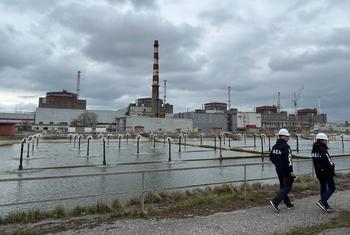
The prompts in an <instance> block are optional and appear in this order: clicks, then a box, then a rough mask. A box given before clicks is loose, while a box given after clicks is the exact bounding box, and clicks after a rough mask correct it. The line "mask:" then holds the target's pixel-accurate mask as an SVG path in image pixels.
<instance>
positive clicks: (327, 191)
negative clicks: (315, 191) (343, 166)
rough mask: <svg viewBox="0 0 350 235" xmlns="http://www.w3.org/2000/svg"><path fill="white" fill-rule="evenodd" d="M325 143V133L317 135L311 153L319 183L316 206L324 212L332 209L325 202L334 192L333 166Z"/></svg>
mask: <svg viewBox="0 0 350 235" xmlns="http://www.w3.org/2000/svg"><path fill="white" fill-rule="evenodd" d="M327 142H328V136H327V135H326V134H325V133H318V134H317V135H316V142H315V143H314V144H313V146H312V152H311V154H312V161H313V164H314V168H315V173H316V177H317V179H318V181H319V182H320V194H321V199H320V200H319V201H318V202H316V204H317V205H318V206H319V207H320V208H321V209H322V210H324V211H325V212H329V211H330V210H331V209H332V208H331V207H330V206H329V204H328V202H327V201H328V199H329V198H330V197H331V196H332V194H333V193H334V192H335V182H334V176H335V172H334V169H335V165H334V162H333V161H332V159H331V157H330V156H329V153H328V150H327V149H328V146H327Z"/></svg>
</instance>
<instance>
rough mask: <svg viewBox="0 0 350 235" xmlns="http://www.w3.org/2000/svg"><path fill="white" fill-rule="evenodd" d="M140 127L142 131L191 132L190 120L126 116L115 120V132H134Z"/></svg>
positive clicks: (191, 123)
mask: <svg viewBox="0 0 350 235" xmlns="http://www.w3.org/2000/svg"><path fill="white" fill-rule="evenodd" d="M137 126H142V127H143V128H144V131H146V132H149V131H168V132H175V131H176V130H177V129H181V131H192V129H193V121H192V119H177V118H152V117H138V116H126V117H123V118H118V119H117V130H119V131H124V130H125V131H128V132H133V131H135V127H137Z"/></svg>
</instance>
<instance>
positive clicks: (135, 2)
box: [107, 0, 158, 10]
mask: <svg viewBox="0 0 350 235" xmlns="http://www.w3.org/2000/svg"><path fill="white" fill-rule="evenodd" d="M107 2H108V3H110V4H112V5H114V4H116V5H120V4H122V5H123V4H125V3H130V4H131V5H132V6H133V7H134V8H135V9H137V10H139V9H153V10H154V9H157V8H158V6H157V3H156V1H155V0H142V1H140V0H107Z"/></svg>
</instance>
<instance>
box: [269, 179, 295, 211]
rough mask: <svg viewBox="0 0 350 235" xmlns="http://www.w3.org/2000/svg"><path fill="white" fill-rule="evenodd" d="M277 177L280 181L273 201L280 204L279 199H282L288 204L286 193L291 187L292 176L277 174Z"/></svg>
mask: <svg viewBox="0 0 350 235" xmlns="http://www.w3.org/2000/svg"><path fill="white" fill-rule="evenodd" d="M278 179H279V181H280V191H279V192H278V193H277V195H276V197H275V198H274V199H273V202H274V203H275V204H277V205H278V204H280V203H281V201H284V203H285V204H286V205H287V204H290V199H289V197H288V193H289V192H290V190H291V189H292V185H293V178H292V177H291V176H287V175H281V174H278Z"/></svg>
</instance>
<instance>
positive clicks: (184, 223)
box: [59, 190, 350, 235]
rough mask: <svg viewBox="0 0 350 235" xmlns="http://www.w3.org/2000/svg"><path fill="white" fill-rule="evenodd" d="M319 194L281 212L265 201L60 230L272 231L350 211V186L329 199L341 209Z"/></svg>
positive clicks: (86, 231) (325, 219)
mask: <svg viewBox="0 0 350 235" xmlns="http://www.w3.org/2000/svg"><path fill="white" fill-rule="evenodd" d="M318 198H319V196H310V197H307V198H303V199H298V200H295V201H294V202H295V208H294V209H292V210H287V209H286V208H285V207H284V206H283V205H280V209H281V213H279V214H277V213H275V212H273V210H272V208H271V207H270V206H269V205H266V206H258V207H253V208H248V209H242V210H237V211H233V212H225V213H217V214H213V215H209V216H205V217H200V216H199V217H193V218H186V219H159V220H156V219H132V220H131V219H122V220H117V221H114V222H112V223H104V224H101V225H100V226H97V227H94V228H84V229H81V230H70V231H65V232H62V233H59V234H62V235H63V234H64V235H67V234H143V235H146V234H152V235H153V234H272V233H274V232H278V233H279V232H286V231H287V230H289V229H291V228H293V227H299V226H310V225H317V224H321V223H325V222H327V221H329V220H330V219H331V218H334V217H335V216H337V214H338V213H339V212H340V211H342V210H347V211H350V190H346V191H340V192H336V193H335V194H334V195H333V197H332V198H331V200H330V201H329V203H330V204H331V205H332V206H333V208H334V209H335V211H338V212H334V213H324V212H322V211H321V210H320V208H318V207H317V206H316V204H315V202H316V201H317V200H318Z"/></svg>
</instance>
